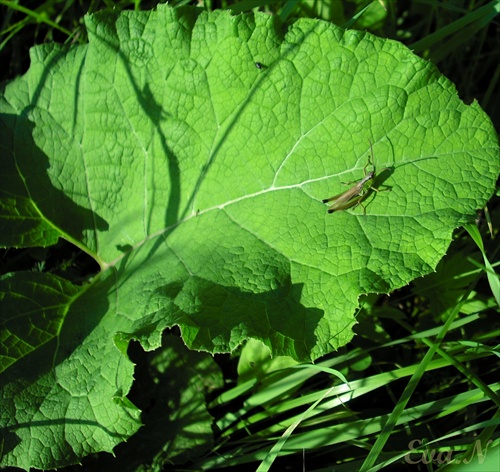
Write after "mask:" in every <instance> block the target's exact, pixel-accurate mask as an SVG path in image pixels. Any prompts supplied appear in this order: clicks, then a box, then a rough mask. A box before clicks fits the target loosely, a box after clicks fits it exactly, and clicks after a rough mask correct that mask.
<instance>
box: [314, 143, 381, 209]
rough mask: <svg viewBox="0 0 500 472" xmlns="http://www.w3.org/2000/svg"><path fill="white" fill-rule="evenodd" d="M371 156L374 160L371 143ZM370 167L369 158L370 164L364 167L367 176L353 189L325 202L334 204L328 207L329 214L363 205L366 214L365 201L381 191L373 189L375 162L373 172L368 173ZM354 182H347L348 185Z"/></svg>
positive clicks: (324, 201)
mask: <svg viewBox="0 0 500 472" xmlns="http://www.w3.org/2000/svg"><path fill="white" fill-rule="evenodd" d="M370 155H371V158H372V160H373V161H374V158H373V148H372V143H371V141H370ZM369 165H370V157H368V162H367V163H366V165H365V167H363V173H364V174H365V176H364V177H363V178H362V179H361V180H360V181H359V182H357V183H356V185H354V186H353V187H351V188H350V189H349V190H346V191H345V192H342V193H339V194H338V195H334V196H333V197H330V198H327V199H325V200H323V203H328V202H333V203H332V204H331V205H330V206H329V207H328V213H333V212H334V211H342V210H347V209H348V208H352V207H356V206H358V205H361V206H362V207H363V213H364V214H366V210H365V207H364V205H363V203H362V202H363V200H364V199H365V198H366V197H367V196H368V194H369V193H370V189H371V190H375V191H376V192H378V191H379V190H378V189H376V188H375V187H373V182H374V180H375V161H374V162H373V170H372V171H370V172H368V173H366V168H367V167H368V166H369ZM352 183H354V182H347V184H348V185H350V184H352Z"/></svg>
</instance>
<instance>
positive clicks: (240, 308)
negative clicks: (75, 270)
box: [0, 5, 500, 468]
mask: <svg viewBox="0 0 500 472" xmlns="http://www.w3.org/2000/svg"><path fill="white" fill-rule="evenodd" d="M87 27H88V30H89V39H90V41H89V44H88V45H87V46H85V47H81V46H80V47H70V48H68V49H64V48H61V47H59V46H44V47H39V48H35V49H33V50H32V52H31V58H32V64H31V68H30V70H29V71H28V73H27V74H26V75H25V76H23V77H21V78H19V79H17V80H16V81H13V82H12V83H10V84H8V85H7V86H5V88H4V90H3V93H2V97H1V101H0V111H1V113H2V116H1V120H2V123H1V126H2V131H1V133H2V140H1V142H2V144H1V152H2V156H1V159H2V168H3V169H4V174H5V176H6V178H4V179H3V181H2V188H1V192H2V193H1V196H2V202H1V208H2V219H1V224H2V227H1V235H0V238H1V242H2V244H3V245H4V246H15V247H29V246H35V245H50V244H53V243H54V242H55V241H56V240H57V238H58V237H63V238H65V239H67V240H69V241H71V242H73V243H74V244H75V245H77V246H78V247H80V248H81V249H83V250H84V251H86V252H87V253H88V254H90V255H91V256H93V257H94V258H95V259H96V261H98V263H99V264H100V266H101V269H102V270H101V272H100V273H99V274H98V275H97V276H96V277H95V278H94V279H93V280H92V282H91V283H89V284H87V285H85V286H83V287H75V286H72V285H71V284H70V283H68V282H65V281H62V280H61V279H58V278H56V277H54V276H51V275H49V274H32V273H31V274H26V273H17V274H14V275H11V276H9V277H7V278H5V279H4V280H3V281H2V288H3V291H4V306H5V307H8V310H7V309H4V310H2V314H1V317H2V318H1V319H2V325H1V331H0V336H1V338H0V339H2V345H1V351H0V371H2V370H3V371H4V372H3V374H2V376H0V385H1V394H0V395H1V396H0V402H1V403H0V422H1V425H2V427H3V428H4V432H5V435H4V439H3V442H2V443H1V446H2V447H0V450H1V451H2V454H3V459H2V463H3V464H7V465H17V466H20V467H24V468H28V467H30V466H33V467H40V468H47V467H56V466H60V465H62V464H65V463H71V462H77V461H78V460H79V458H81V457H83V456H85V455H86V454H89V453H91V452H93V451H99V450H111V449H112V447H113V446H114V445H116V444H117V443H119V442H120V441H122V440H123V439H124V438H125V437H128V436H130V435H131V434H133V433H134V431H136V429H137V428H138V425H139V423H138V411H137V410H136V409H135V408H134V407H133V405H131V404H130V402H128V401H127V398H126V395H127V393H128V392H129V389H130V385H131V382H132V370H133V365H132V364H131V363H130V362H129V361H128V360H127V358H126V357H125V356H124V354H125V349H126V346H127V343H128V340H129V339H131V338H137V339H139V340H140V341H141V343H142V345H143V346H144V347H145V348H146V349H148V350H150V349H155V348H157V347H158V346H159V345H160V339H161V332H162V331H163V330H164V328H165V327H167V326H173V325H179V326H180V328H181V331H182V337H183V340H184V342H185V343H186V344H187V345H188V346H189V347H191V348H194V349H197V350H206V351H209V352H228V351H231V350H232V349H234V348H235V347H237V346H238V345H239V344H240V343H241V342H243V340H245V339H248V338H256V339H260V340H261V341H262V342H263V343H264V344H266V345H267V346H268V347H269V348H270V349H271V351H272V353H273V354H274V355H288V356H291V357H294V358H296V359H299V360H305V359H316V358H317V357H319V356H321V355H323V354H325V353H327V352H330V351H332V350H334V349H336V348H338V347H339V346H342V345H344V344H345V343H347V342H348V341H349V340H350V339H351V337H352V335H353V333H352V330H351V328H352V326H353V324H354V323H355V319H354V316H353V313H354V312H355V309H356V307H357V304H358V298H359V296H360V294H361V293H366V292H381V291H383V292H388V291H390V290H392V289H394V288H396V287H400V286H403V285H405V284H407V283H408V282H409V281H411V280H412V279H414V278H416V277H419V276H422V275H424V274H426V273H428V272H431V271H432V270H433V269H434V268H435V267H436V265H437V263H438V261H439V260H440V258H441V257H442V256H443V254H444V253H445V252H446V249H447V247H448V245H449V242H450V239H451V235H452V232H453V229H454V228H456V227H458V226H460V225H462V224H464V223H465V222H468V221H470V220H471V219H473V218H474V215H475V210H476V209H477V208H479V207H481V206H483V205H484V204H485V202H486V201H487V200H488V198H489V197H490V196H491V194H492V193H493V189H494V185H495V181H496V178H497V176H498V173H499V171H500V159H499V151H498V142H497V139H496V135H495V133H494V130H493V127H492V125H491V123H490V121H489V119H488V118H487V116H486V115H485V114H484V112H483V111H482V110H481V109H480V107H479V106H478V105H477V103H473V104H471V105H468V106H467V105H465V104H464V103H462V102H461V101H460V99H459V98H458V96H457V93H456V90H455V88H454V86H453V84H451V83H450V82H449V81H448V80H447V79H445V78H444V77H442V76H441V75H440V74H439V72H438V71H437V70H436V69H435V68H434V67H433V66H432V65H431V64H429V63H427V62H426V61H423V60H422V59H420V58H418V57H416V56H414V55H413V54H412V53H411V51H409V50H408V49H406V48H405V47H403V46H402V45H400V44H399V43H396V42H392V41H386V40H382V39H379V38H376V37H374V36H371V35H369V34H367V33H362V32H357V31H343V30H341V29H339V28H336V27H334V26H332V25H330V24H328V23H325V22H320V21H311V20H299V21H297V22H296V23H294V24H292V25H291V26H290V27H289V28H288V30H287V31H286V34H285V33H284V30H283V27H282V26H281V25H279V24H276V20H275V18H273V17H271V16H267V15H263V14H262V15H261V14H256V15H239V16H236V17H232V16H231V15H230V14H229V13H224V12H216V13H213V14H207V13H205V12H202V10H197V9H178V10H173V9H171V8H169V7H166V6H161V5H160V6H158V10H157V11H155V12H147V13H146V12H142V13H139V12H126V13H123V14H122V15H120V16H119V17H117V18H115V17H111V16H109V15H108V16H107V15H96V16H91V17H88V18H87ZM256 62H258V63H260V64H259V67H256ZM370 141H371V142H372V143H373V152H374V159H375V162H376V164H377V168H378V169H383V168H384V167H388V169H387V170H385V171H382V172H380V174H379V178H378V179H377V181H376V183H375V187H379V188H380V189H383V188H385V189H389V190H390V191H387V192H378V193H376V192H372V193H371V194H370V195H369V196H368V198H367V199H366V200H365V201H364V206H365V209H366V215H365V214H364V212H363V209H362V208H361V207H359V206H358V207H356V208H351V209H349V210H348V211H345V212H338V213H334V214H332V215H329V214H328V213H327V212H326V207H325V205H324V204H323V203H321V200H322V199H324V198H327V197H330V196H331V195H334V194H337V193H340V192H341V191H343V190H345V189H346V187H343V186H342V182H345V181H351V180H356V179H359V178H361V177H362V176H363V168H364V167H365V165H366V163H367V159H368V156H369V149H370V145H369V143H370ZM13 287H15V290H14V289H13ZM50 405H57V408H50V407H49V406H50ZM42 438H45V439H44V440H42ZM47 438H49V439H47ZM83 438H91V439H85V440H84V439H83ZM34 444H36V447H34V446H33V445H34Z"/></svg>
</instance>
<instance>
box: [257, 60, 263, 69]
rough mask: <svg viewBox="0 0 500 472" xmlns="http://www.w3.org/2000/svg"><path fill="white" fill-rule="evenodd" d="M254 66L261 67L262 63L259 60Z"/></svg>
mask: <svg viewBox="0 0 500 472" xmlns="http://www.w3.org/2000/svg"><path fill="white" fill-rule="evenodd" d="M255 67H257V69H262V68H263V67H264V66H263V65H262V63H261V62H256V63H255Z"/></svg>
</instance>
